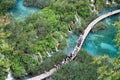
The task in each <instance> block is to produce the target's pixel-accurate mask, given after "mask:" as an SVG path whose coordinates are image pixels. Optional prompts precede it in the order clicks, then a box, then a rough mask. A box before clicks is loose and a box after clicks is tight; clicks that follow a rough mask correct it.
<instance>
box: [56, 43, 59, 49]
mask: <svg viewBox="0 0 120 80" xmlns="http://www.w3.org/2000/svg"><path fill="white" fill-rule="evenodd" d="M58 46H59V43H57V46H56V47H55V49H56V51H59V50H58Z"/></svg>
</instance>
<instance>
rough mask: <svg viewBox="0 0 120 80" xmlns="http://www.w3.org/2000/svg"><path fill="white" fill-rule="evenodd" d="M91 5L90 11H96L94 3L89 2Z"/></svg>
mask: <svg viewBox="0 0 120 80" xmlns="http://www.w3.org/2000/svg"><path fill="white" fill-rule="evenodd" d="M91 7H93V9H92V10H91V11H92V12H96V9H95V5H94V4H91Z"/></svg>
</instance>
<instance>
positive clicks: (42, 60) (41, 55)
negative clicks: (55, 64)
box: [38, 53, 43, 63]
mask: <svg viewBox="0 0 120 80" xmlns="http://www.w3.org/2000/svg"><path fill="white" fill-rule="evenodd" d="M38 55H39V57H40V58H41V63H42V62H43V59H42V55H41V54H40V53H38Z"/></svg>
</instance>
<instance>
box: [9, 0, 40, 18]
mask: <svg viewBox="0 0 120 80" xmlns="http://www.w3.org/2000/svg"><path fill="white" fill-rule="evenodd" d="M23 1H24V0H17V2H16V4H15V5H14V7H13V8H11V9H10V10H9V11H8V12H10V13H12V14H13V16H14V17H15V18H25V17H26V16H28V15H29V14H32V13H34V12H37V11H39V10H40V9H39V8H36V7H26V6H24V5H23Z"/></svg>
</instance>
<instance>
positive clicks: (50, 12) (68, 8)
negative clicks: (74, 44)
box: [0, 0, 120, 80]
mask: <svg viewBox="0 0 120 80" xmlns="http://www.w3.org/2000/svg"><path fill="white" fill-rule="evenodd" d="M110 1H111V0H110ZM15 2H16V0H1V2H0V15H1V16H0V17H5V16H6V14H7V10H8V9H10V8H11V7H13V6H14V4H15ZM116 2H117V3H118V4H119V3H120V1H119V0H116ZM90 4H91V1H90V0H24V5H26V6H36V7H39V8H43V9H42V10H41V11H40V12H38V13H34V14H32V15H29V16H28V17H27V18H26V19H25V20H24V21H23V20H19V19H18V20H15V19H14V17H11V16H10V15H8V16H7V17H8V18H9V20H10V24H8V25H2V23H0V80H4V79H5V78H6V76H7V74H8V73H9V72H11V73H12V75H13V77H14V78H15V79H16V80H22V79H23V78H24V77H25V76H26V75H38V74H41V73H43V72H44V71H45V70H48V69H50V68H52V67H53V66H54V65H55V64H58V63H60V62H61V61H62V60H63V58H65V57H66V56H67V55H65V53H64V52H63V49H64V48H65V47H66V45H67V42H66V38H67V37H68V34H69V31H70V30H72V31H73V32H74V33H76V34H79V33H81V32H83V30H84V29H85V28H86V26H87V25H88V23H90V22H91V21H92V20H93V19H95V18H96V17H97V16H98V12H100V11H101V10H103V9H104V8H107V7H113V6H118V5H114V4H112V5H106V4H105V0H99V1H98V0H95V2H94V3H93V4H94V5H95V7H96V11H95V12H92V8H93V7H91V6H90ZM77 19H80V20H81V21H77ZM13 20H14V21H13ZM119 24H120V23H119V22H118V23H116V25H118V32H117V35H116V42H117V43H118V45H117V46H120V40H119V37H120V36H119V34H120V30H119ZM95 26H96V27H95V28H94V29H93V30H92V31H93V32H95V31H97V30H100V29H103V28H105V27H106V25H105V24H103V23H98V24H97V25H95ZM99 27H101V28H100V29H99ZM49 54H50V55H52V57H49ZM104 59H105V60H104ZM113 60H114V61H115V64H111V63H109V57H106V56H105V57H102V58H98V59H96V58H95V59H94V58H93V57H92V56H90V55H89V54H88V53H87V52H85V51H80V52H79V53H78V56H77V57H76V59H75V60H74V61H72V62H70V63H69V64H66V65H64V66H62V67H61V69H60V70H58V71H57V72H55V73H54V74H53V75H52V78H53V79H54V80H69V79H70V78H71V80H78V79H80V80H83V79H85V80H97V79H98V78H99V79H101V80H107V78H108V80H113V79H115V80H119V79H120V78H119V77H118V76H119V66H117V65H119V58H115V59H113ZM99 62H100V63H99ZM104 65H106V66H104ZM109 65H112V67H109ZM108 67H109V71H110V70H111V73H110V72H109V71H108V72H109V73H108V72H107V70H108ZM116 67H117V68H116ZM97 68H98V69H97ZM101 68H102V69H103V70H104V72H101V71H100V69H101ZM114 68H116V69H115V70H114ZM97 70H98V73H97ZM116 70H117V71H116ZM76 71H80V72H76ZM65 72H68V73H69V74H68V75H66V76H65V74H66V73H65ZM81 72H83V73H81ZM91 72H92V74H91ZM113 72H116V73H113ZM73 74H74V75H73ZM78 75H79V76H78ZM106 75H107V76H106ZM111 75H113V77H110V76H111ZM61 76H62V77H61ZM63 76H64V77H63ZM86 76H87V77H86Z"/></svg>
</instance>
